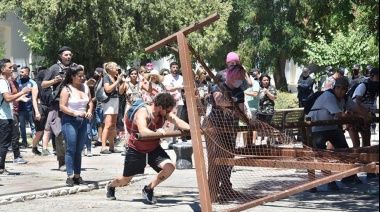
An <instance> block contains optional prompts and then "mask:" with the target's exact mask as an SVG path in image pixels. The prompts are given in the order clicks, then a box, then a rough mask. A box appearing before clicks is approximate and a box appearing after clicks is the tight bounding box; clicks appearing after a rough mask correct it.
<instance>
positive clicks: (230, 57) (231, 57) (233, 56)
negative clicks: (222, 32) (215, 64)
mask: <svg viewBox="0 0 380 212" xmlns="http://www.w3.org/2000/svg"><path fill="white" fill-rule="evenodd" d="M232 61H237V62H240V59H239V55H238V54H236V53H235V52H230V53H228V55H227V58H226V63H230V62H232Z"/></svg>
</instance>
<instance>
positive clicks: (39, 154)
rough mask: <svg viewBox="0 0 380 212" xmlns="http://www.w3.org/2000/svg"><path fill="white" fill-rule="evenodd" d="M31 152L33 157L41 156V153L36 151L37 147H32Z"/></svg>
mask: <svg viewBox="0 0 380 212" xmlns="http://www.w3.org/2000/svg"><path fill="white" fill-rule="evenodd" d="M32 152H33V154H35V155H38V156H41V152H40V151H38V149H37V147H33V148H32Z"/></svg>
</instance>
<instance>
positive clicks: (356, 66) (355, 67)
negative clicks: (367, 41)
mask: <svg viewBox="0 0 380 212" xmlns="http://www.w3.org/2000/svg"><path fill="white" fill-rule="evenodd" d="M352 69H360V65H358V64H355V65H354V66H352Z"/></svg>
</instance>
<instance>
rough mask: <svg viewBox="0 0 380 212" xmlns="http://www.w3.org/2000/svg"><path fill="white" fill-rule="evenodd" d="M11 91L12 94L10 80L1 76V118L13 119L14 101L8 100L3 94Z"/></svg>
mask: <svg viewBox="0 0 380 212" xmlns="http://www.w3.org/2000/svg"><path fill="white" fill-rule="evenodd" d="M4 93H9V94H11V93H12V92H11V88H10V84H9V82H8V80H6V79H4V78H0V103H1V107H0V119H1V120H5V119H13V112H12V111H13V103H12V102H6V101H5V99H4V97H3V94H4Z"/></svg>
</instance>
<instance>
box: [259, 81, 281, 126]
mask: <svg viewBox="0 0 380 212" xmlns="http://www.w3.org/2000/svg"><path fill="white" fill-rule="evenodd" d="M271 79H272V78H271V77H270V76H269V75H268V74H262V75H261V76H260V78H259V83H260V87H261V89H260V93H259V95H260V105H259V112H258V117H259V119H260V120H262V121H264V122H266V123H268V124H269V123H270V122H271V121H272V117H273V114H274V105H275V103H274V100H276V98H277V90H276V88H275V87H274V86H272V85H271V84H270V81H271Z"/></svg>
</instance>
